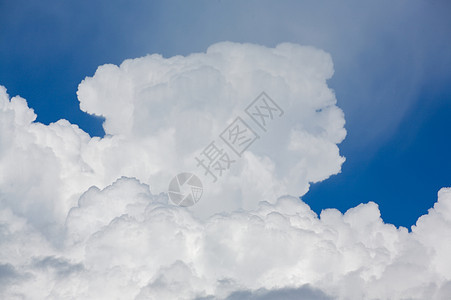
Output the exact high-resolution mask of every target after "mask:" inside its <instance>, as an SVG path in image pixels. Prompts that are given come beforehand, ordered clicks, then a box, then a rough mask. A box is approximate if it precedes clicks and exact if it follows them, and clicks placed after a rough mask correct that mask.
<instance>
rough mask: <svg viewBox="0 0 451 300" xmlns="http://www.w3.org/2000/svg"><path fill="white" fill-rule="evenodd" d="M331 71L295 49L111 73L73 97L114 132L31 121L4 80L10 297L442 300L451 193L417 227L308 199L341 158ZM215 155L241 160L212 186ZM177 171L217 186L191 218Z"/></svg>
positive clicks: (2, 238) (316, 54)
mask: <svg viewBox="0 0 451 300" xmlns="http://www.w3.org/2000/svg"><path fill="white" fill-rule="evenodd" d="M332 73H333V65H332V61H331V58H330V56H329V55H328V54H327V53H325V52H323V51H320V50H317V49H314V48H311V47H302V46H299V45H293V44H281V45H278V46H277V47H275V48H266V47H262V46H257V45H250V44H234V43H219V44H215V45H213V46H211V47H210V48H209V49H208V50H207V51H206V53H197V54H192V55H189V56H187V57H182V56H176V57H172V58H167V59H166V58H163V57H161V56H160V55H150V56H146V57H143V58H138V59H133V60H126V61H124V62H123V63H122V64H121V66H119V67H117V66H114V65H104V66H101V67H99V69H98V70H97V72H96V74H95V75H94V76H93V77H91V78H86V79H85V80H84V81H83V82H82V83H81V84H80V86H79V90H78V92H77V94H78V98H79V101H80V107H81V109H82V110H84V111H86V112H88V113H90V114H94V115H100V116H103V117H104V118H105V123H104V129H105V132H106V136H105V137H104V138H97V137H95V138H91V137H90V136H89V135H88V134H87V133H85V132H84V131H82V130H81V129H79V128H78V127H77V126H76V125H73V124H70V123H69V122H67V121H65V120H60V121H58V122H56V123H54V124H50V125H48V126H46V125H43V124H40V123H36V122H34V120H35V119H36V115H35V114H34V112H33V111H32V109H30V108H28V106H27V103H26V101H25V100H24V99H22V98H20V97H13V98H11V99H10V98H9V96H8V95H7V93H6V89H5V88H3V87H1V86H0V201H1V206H0V229H1V230H0V250H1V251H0V296H1V297H2V298H5V299H16V298H17V299H22V298H26V299H43V298H49V299H66V298H67V299H74V298H75V299H215V298H218V299H223V298H229V299H242V298H246V299H254V298H255V299H268V297H272V298H277V297H279V298H280V297H285V298H288V297H294V298H295V299H297V298H299V297H304V298H307V299H308V298H310V299H331V298H340V299H375V298H378V299H401V298H409V299H446V298H443V297H446V295H448V296H449V295H450V292H451V283H450V281H449V280H450V278H451V273H450V271H449V270H451V261H450V259H449V258H448V256H447V253H450V252H451V243H450V241H449V239H447V238H446V237H447V236H449V234H450V233H451V225H450V224H451V214H450V207H451V197H450V195H451V191H450V190H447V189H444V190H442V191H441V193H440V194H439V201H438V202H437V204H436V206H435V207H434V208H433V209H431V210H430V212H429V214H428V215H425V216H423V217H421V218H420V219H419V221H418V222H417V225H416V226H415V227H413V229H412V232H411V233H409V232H408V231H407V229H405V228H399V229H397V228H396V227H394V226H392V225H390V224H385V223H384V222H383V221H382V220H381V218H380V213H379V210H378V207H377V205H376V204H375V203H368V204H361V205H360V206H358V207H356V208H353V209H351V210H349V211H348V212H347V213H346V214H344V215H342V214H341V213H340V212H338V211H337V210H334V209H331V210H326V211H323V212H322V213H321V216H320V217H318V216H317V215H316V214H315V213H314V212H313V211H311V210H310V208H309V207H308V206H307V205H306V204H305V203H303V202H302V201H301V200H299V198H298V196H302V195H303V194H305V193H306V192H307V191H308V187H309V183H311V182H317V181H321V180H324V179H326V178H328V177H329V176H331V175H332V174H336V173H338V172H339V171H340V168H341V164H342V163H343V161H344V158H343V157H341V156H340V154H339V149H338V147H337V144H339V143H340V142H341V141H342V140H343V139H344V137H345V135H346V131H345V129H344V116H343V113H342V111H341V110H340V109H339V108H338V107H337V106H336V99H335V97H334V94H333V92H332V91H331V90H330V89H329V88H328V87H327V83H326V80H327V79H328V78H330V77H331V76H332ZM262 92H264V93H265V94H264V97H265V98H264V99H265V101H266V102H265V101H264V102H260V106H255V105H254V104H255V103H259V102H254V100H255V101H260V100H261V99H262V98H257V97H258V96H259V95H261V93H262ZM263 104H266V105H269V106H265V105H263ZM255 107H257V110H253V109H255ZM271 108H272V109H274V110H271ZM247 112H248V113H247ZM256 112H260V114H256ZM237 118H239V119H237ZM237 120H238V121H237ZM236 122H241V123H240V124H241V125H243V124H244V125H246V126H247V127H246V126H245V127H241V129H243V128H247V130H248V131H247V133H249V134H250V135H248V136H245V138H244V139H241V137H240V138H238V139H239V140H238V141H239V143H238V144H239V145H238V146H239V147H241V148H240V149H241V150H243V151H240V150H239V149H238V150H239V151H237V148H234V146H237V143H233V142H231V140H230V139H229V140H228V139H227V137H229V138H230V137H231V136H232V133H233V131H232V130H230V129H232V128H233V125H234V124H235V125H236V124H237V123H236ZM262 122H264V123H262ZM235 128H236V127H235ZM235 137H236V136H235ZM249 138H250V141H251V142H252V143H249V142H248V141H249ZM212 142H214V144H212ZM235 142H236V140H235ZM212 145H215V147H216V148H214V150H218V152H217V153H220V156H217V158H218V157H219V159H222V162H223V163H226V162H229V163H230V164H227V168H225V169H223V170H219V169H215V168H213V169H212V171H213V172H214V174H215V175H216V178H214V177H213V175H212V174H211V173H208V172H205V170H206V169H204V168H202V166H201V165H200V163H199V161H200V159H199V158H202V155H204V157H203V159H205V157H206V156H205V154H206V153H207V152H208V153H209V154H210V155H211V154H212V152H209V151H206V150H207V149H209V150H211V149H213V148H212V147H211V146H212ZM243 145H244V146H243ZM209 147H210V148H209ZM233 148H234V149H235V150H233ZM225 153H227V156H224V154H225ZM226 158H227V159H229V160H226ZM180 172H193V173H195V174H197V175H198V176H199V177H200V178H201V180H202V183H203V186H204V195H203V197H202V199H201V200H200V201H199V202H198V203H197V204H196V205H194V206H192V207H190V208H184V207H179V206H174V205H172V204H171V203H170V202H169V201H168V198H167V196H166V194H164V193H161V192H166V190H167V187H168V184H169V182H170V180H171V179H172V178H173V177H174V176H175V175H176V174H178V173H180ZM221 172H222V173H221ZM118 178H119V179H118ZM287 194H289V195H292V196H283V195H287ZM280 196H282V197H280ZM437 228H440V230H436V229H437Z"/></svg>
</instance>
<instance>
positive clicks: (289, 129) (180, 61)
mask: <svg viewBox="0 0 451 300" xmlns="http://www.w3.org/2000/svg"><path fill="white" fill-rule="evenodd" d="M332 73H333V66H332V61H331V59H330V56H329V55H328V54H327V53H325V52H323V51H321V50H317V49H314V48H311V47H302V46H299V45H294V44H281V45H279V46H277V47H276V48H266V47H263V46H258V45H251V44H235V43H219V44H215V45H213V46H211V47H210V48H209V49H208V50H207V51H206V53H196V54H191V55H189V56H186V57H182V56H175V57H171V58H163V57H162V56H160V55H156V54H155V55H149V56H146V57H142V58H137V59H131V60H126V61H124V62H123V63H122V64H121V65H120V66H119V67H118V66H114V65H104V66H100V67H99V68H98V70H97V72H96V74H95V75H94V76H93V77H91V78H86V79H85V80H84V81H83V82H82V83H81V84H80V86H79V90H78V92H77V94H78V98H79V100H80V107H81V109H82V110H85V111H86V112H88V113H90V114H95V115H101V116H103V117H104V118H105V123H104V128H105V132H106V134H107V135H106V136H105V137H104V138H90V137H89V135H88V134H86V133H85V132H84V131H82V130H81V129H80V128H78V126H77V125H73V124H70V123H69V122H67V121H65V120H60V121H58V122H56V123H53V124H50V125H49V126H45V125H43V124H40V123H35V122H34V120H35V118H36V115H35V114H34V112H33V111H32V110H31V109H29V108H28V107H27V104H26V101H25V100H24V99H22V98H20V97H13V98H12V99H11V101H10V100H9V96H8V95H7V94H6V90H5V89H4V88H1V91H0V97H1V110H0V114H1V121H0V122H1V126H2V128H1V129H2V130H1V132H2V144H1V147H0V151H1V153H2V156H1V159H2V160H1V163H0V171H1V173H0V174H2V175H0V176H1V177H0V190H1V191H2V193H3V194H4V195H5V197H4V199H3V200H2V201H4V202H6V204H7V206H9V207H12V209H13V211H14V212H15V213H18V214H19V215H25V216H27V218H28V219H29V220H31V222H33V224H34V225H36V226H38V227H40V228H41V230H44V231H46V235H47V236H49V237H54V238H55V239H56V240H57V239H58V238H57V236H58V235H59V234H60V231H61V230H62V228H61V224H62V223H63V221H64V218H65V216H66V214H67V212H68V210H69V209H70V208H71V207H73V206H75V205H76V203H77V201H78V198H79V197H80V195H81V194H82V193H83V192H85V191H86V190H87V189H88V188H89V187H90V186H93V185H96V186H98V187H100V188H103V187H106V186H107V185H109V184H111V182H113V181H114V180H116V179H117V178H119V177H121V176H128V177H135V178H137V179H139V180H140V181H141V182H144V183H147V184H149V185H150V186H151V187H152V191H153V192H156V193H159V192H165V191H166V189H167V186H168V183H169V181H170V180H171V179H172V177H173V176H175V175H176V174H178V173H179V172H186V171H188V172H195V173H196V174H197V175H199V176H202V175H205V174H204V169H203V168H202V167H200V166H196V164H197V162H196V160H195V157H196V156H200V155H201V152H202V150H203V149H204V148H205V147H207V146H208V144H209V143H210V142H211V141H216V142H217V143H218V146H219V147H221V148H222V149H224V151H228V153H229V155H230V157H231V160H232V161H234V162H233V163H232V165H231V169H230V170H229V171H227V172H225V174H224V175H223V176H222V177H221V178H219V180H218V182H217V183H215V184H213V183H212V181H213V179H212V177H210V176H209V175H208V174H207V175H206V176H204V177H202V178H201V179H202V181H203V184H204V187H205V189H204V196H203V201H201V202H200V203H199V204H198V205H196V206H195V207H193V211H194V212H195V213H196V215H198V216H202V217H208V216H209V215H211V214H213V213H216V212H220V211H233V210H235V209H238V208H245V209H250V208H255V207H256V205H257V203H258V202H259V201H262V200H265V201H270V202H271V201H274V199H276V198H277V197H278V196H279V195H281V194H292V195H303V194H305V193H306V192H307V190H308V188H309V183H310V182H317V181H321V180H324V179H326V178H328V177H329V176H330V175H332V174H336V173H338V172H340V168H341V164H342V163H343V161H344V158H343V157H341V156H340V154H339V149H338V147H337V143H340V142H341V141H342V140H343V139H344V137H345V134H346V131H345V129H344V127H343V126H344V117H343V113H342V111H341V110H340V109H339V108H338V107H337V106H336V105H335V104H336V99H335V96H334V94H333V92H332V91H331V90H330V89H329V88H328V87H327V84H326V80H327V79H328V78H330V77H331V76H332ZM262 91H265V92H266V93H267V94H268V95H269V96H270V97H271V98H273V99H274V100H275V101H276V102H277V104H278V105H280V106H281V107H282V108H283V110H284V111H285V113H284V115H283V116H282V117H280V118H275V120H273V121H272V122H271V123H270V124H269V125H268V128H267V132H266V133H265V132H264V131H263V130H261V129H259V128H258V126H257V125H256V124H255V123H253V124H252V126H253V128H254V130H255V131H256V132H257V134H258V135H259V136H260V138H259V139H258V140H257V141H256V142H255V143H254V144H253V145H252V147H251V148H249V149H248V151H246V152H244V154H243V156H242V157H241V158H240V157H238V156H236V155H235V154H234V153H233V152H232V151H231V150H230V149H228V148H226V145H225V144H224V143H222V144H221V140H220V139H219V135H220V133H221V132H222V131H223V130H224V129H225V128H226V127H227V126H228V125H229V124H230V123H231V122H232V120H233V119H234V118H235V117H237V116H241V117H243V118H246V115H245V113H244V109H245V108H246V106H247V105H248V104H249V103H250V102H251V101H252V100H254V98H255V97H256V96H257V95H259V94H260V93H261V92H262ZM246 121H247V122H248V124H250V123H251V122H253V121H252V120H251V119H250V118H247V119H246ZM216 175H219V174H216ZM18 199H20V201H18ZM36 216H45V217H44V218H42V217H36Z"/></svg>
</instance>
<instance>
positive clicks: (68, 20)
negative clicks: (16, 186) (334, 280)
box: [0, 0, 451, 226]
mask: <svg viewBox="0 0 451 300" xmlns="http://www.w3.org/2000/svg"><path fill="white" fill-rule="evenodd" d="M130 3H131V4H130ZM450 12H451V5H450V4H449V3H448V2H447V1H417V0H414V1H378V2H377V4H376V2H374V3H372V2H371V3H370V2H362V1H344V2H340V3H338V2H334V1H302V2H297V1H296V2H295V1H277V2H275V1H274V2H270V1H246V2H244V1H194V2H190V3H187V2H185V1H164V2H163V1H161V2H159V1H155V2H146V1H132V2H126V1H115V2H110V1H98V2H96V3H92V2H90V1H79V2H77V3H69V2H62V1H40V2H33V3H29V2H28V1H9V2H6V1H1V2H0V84H1V85H4V86H6V87H7V88H8V92H9V94H10V95H12V96H14V95H21V96H22V97H24V98H26V99H27V101H28V103H29V106H30V107H32V108H33V109H34V110H35V112H36V113H37V115H38V121H40V122H43V123H46V124H48V123H50V122H54V121H57V120H58V119H60V118H65V119H68V120H69V121H71V122H72V123H75V124H78V125H79V126H80V127H81V128H82V129H84V130H85V131H87V132H89V133H90V134H91V135H98V136H101V135H102V134H103V130H102V128H101V122H102V120H101V119H98V118H94V117H91V116H88V115H86V114H84V113H82V112H81V111H80V110H79V108H78V101H77V98H76V93H75V92H76V90H77V86H78V84H79V83H80V81H81V80H82V79H83V78H84V77H85V76H92V75H93V74H94V72H95V70H96V68H97V67H98V66H99V65H102V64H105V63H114V64H120V63H121V62H122V61H123V60H124V59H126V58H134V57H139V56H143V55H145V54H148V53H161V54H162V55H163V56H164V57H169V56H173V55H177V54H182V55H186V54H189V53H192V52H201V51H205V49H206V48H207V47H208V46H209V45H211V44H213V43H215V42H218V41H224V40H230V41H235V42H252V43H258V44H262V45H266V46H275V45H277V44H278V43H281V42H294V43H299V44H303V45H312V46H315V47H318V48H321V49H324V50H325V51H327V52H329V53H331V55H332V58H333V60H334V65H335V75H334V77H333V78H332V79H331V80H330V81H329V85H330V87H332V88H333V89H334V90H335V92H336V95H337V99H338V105H339V106H340V107H341V108H342V109H343V110H344V112H345V116H346V121H347V125H346V128H347V130H348V136H347V138H346V140H345V141H344V142H343V143H342V144H341V145H340V149H341V153H342V154H343V155H344V156H346V158H347V161H346V162H345V164H344V165H343V168H342V173H341V174H339V175H337V176H333V177H332V178H330V179H328V180H327V181H324V182H322V183H320V184H316V185H314V186H313V187H312V189H311V191H310V192H309V193H308V194H307V195H306V196H305V197H304V198H303V199H304V200H305V201H306V202H307V203H308V204H309V205H311V207H312V208H313V209H314V210H315V211H317V212H319V211H321V209H323V208H327V207H336V208H339V209H340V210H342V211H344V210H346V209H348V208H350V207H353V206H355V205H357V204H358V203H361V202H368V201H375V202H377V203H378V204H379V206H380V210H381V213H382V217H383V218H384V220H385V221H386V222H390V223H393V224H395V225H403V226H410V225H412V224H413V223H414V222H415V220H416V219H417V218H418V217H419V216H420V215H422V214H424V213H425V212H426V211H427V209H428V208H430V207H431V206H432V205H433V203H434V202H435V201H436V198H437V197H436V193H437V191H438V190H439V189H440V188H441V187H444V186H451V172H450V171H449V170H451V151H450V149H451V133H450V131H451V118H450V116H451V90H450V82H451V51H450V49H451V38H450V36H451V20H449V18H448V16H449V15H450Z"/></svg>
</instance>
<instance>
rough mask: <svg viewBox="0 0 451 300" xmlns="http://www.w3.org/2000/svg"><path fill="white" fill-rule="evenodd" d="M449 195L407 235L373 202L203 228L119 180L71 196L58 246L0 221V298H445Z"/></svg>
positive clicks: (246, 217)
mask: <svg viewBox="0 0 451 300" xmlns="http://www.w3.org/2000/svg"><path fill="white" fill-rule="evenodd" d="M450 195H451V189H442V191H441V192H440V193H439V200H438V202H437V203H436V205H435V207H434V208H432V209H431V210H430V211H429V213H428V214H427V215H425V216H422V217H421V218H420V219H419V220H418V222H417V224H416V226H414V227H413V228H412V232H408V231H407V229H406V228H402V227H401V228H396V227H395V226H393V225H391V224H386V223H384V222H383V221H382V219H381V218H380V213H379V209H378V207H377V205H376V204H375V203H371V202H370V203H367V204H361V205H359V206H357V207H355V208H352V209H350V210H349V211H347V212H346V213H345V214H341V213H340V212H339V211H337V210H335V209H328V210H325V211H323V212H322V213H321V215H320V216H317V215H316V214H315V213H314V212H313V211H312V210H311V209H310V208H309V207H308V206H307V205H306V204H305V203H303V202H302V201H301V200H299V199H298V198H294V197H290V196H286V197H282V198H279V199H278V200H277V201H276V202H275V203H274V204H271V203H268V202H261V203H260V204H259V206H258V208H257V209H256V210H252V211H239V212H233V213H223V214H218V215H214V216H211V217H209V218H207V219H205V220H202V219H199V218H196V217H194V216H193V214H192V212H190V211H189V210H188V209H186V208H182V207H178V206H173V205H171V204H169V203H168V200H167V197H166V196H165V195H164V194H161V195H158V196H156V195H152V194H151V193H150V191H149V187H148V186H147V185H145V184H142V183H140V182H139V181H138V180H136V179H131V178H125V177H124V178H121V179H119V180H118V181H116V182H115V183H114V184H112V185H111V186H108V187H106V188H105V189H103V190H99V189H96V188H92V189H90V190H88V191H87V192H86V193H85V194H84V195H83V196H82V197H81V198H80V201H79V203H78V205H77V206H76V207H74V208H73V209H72V210H71V211H70V213H69V214H68V216H67V220H66V222H65V224H66V225H65V229H66V234H65V237H64V245H61V246H59V247H54V246H50V245H49V244H48V243H46V241H45V239H44V238H43V237H42V236H41V234H40V233H38V232H36V231H35V230H33V229H32V228H29V227H28V226H27V225H26V223H25V221H24V220H23V219H21V218H18V217H13V216H12V214H11V213H10V212H9V213H8V212H5V211H3V212H2V215H1V216H2V219H1V223H2V228H5V230H2V239H1V240H2V249H11V250H10V251H2V257H1V261H2V268H1V269H0V270H2V274H3V278H2V281H3V282H4V287H5V288H4V289H2V293H3V294H2V297H4V298H8V299H9V298H10V297H11V298H14V297H13V296H14V295H16V296H19V295H20V294H23V296H25V298H27V299H41V298H44V297H49V298H54V299H64V298H78V299H112V298H119V299H225V298H228V299H243V298H251V299H253V298H255V299H269V297H273V298H277V296H279V297H285V296H286V297H294V296H295V295H299V296H300V295H305V297H306V298H307V299H405V298H408V299H446V297H447V296H448V297H449V292H450V286H451V284H450V283H451V281H450V279H451V278H450V274H449V267H450V262H449V260H448V257H447V256H446V252H445V251H446V250H447V249H449V247H450V241H449V239H447V237H448V235H449V231H450V230H451V216H450V214H449V211H448V208H449V206H450V203H451V196H450ZM108 204H109V205H110V206H111V209H108V210H107V209H106V206H105V205H108ZM432 224H434V225H437V224H441V227H439V228H440V230H437V227H435V226H432ZM431 226H432V227H431ZM30 237H31V239H30V240H29V241H28V242H27V245H28V247H27V249H24V251H23V253H20V255H19V254H15V253H13V252H14V251H12V250H13V249H18V248H19V245H18V243H21V242H20V241H22V242H23V241H24V240H25V239H26V238H30ZM6 262H10V263H6ZM41 285H42V286H43V287H45V288H44V289H38V290H39V293H37V292H36V291H35V290H33V289H32V288H31V287H30V286H35V287H37V286H41ZM240 297H241V298H240ZM265 297H266V298H265ZM308 297H310V298H308Z"/></svg>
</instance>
